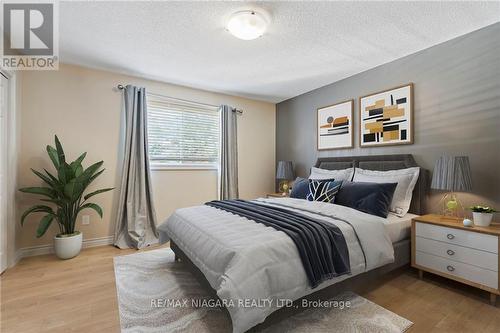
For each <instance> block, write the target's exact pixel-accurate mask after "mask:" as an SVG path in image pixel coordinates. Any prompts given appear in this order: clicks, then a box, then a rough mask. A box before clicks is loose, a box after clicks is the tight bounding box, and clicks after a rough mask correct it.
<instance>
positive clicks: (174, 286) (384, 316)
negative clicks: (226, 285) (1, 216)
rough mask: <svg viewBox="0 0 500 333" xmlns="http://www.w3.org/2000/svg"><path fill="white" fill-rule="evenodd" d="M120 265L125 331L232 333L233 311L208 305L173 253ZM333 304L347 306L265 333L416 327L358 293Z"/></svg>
mask: <svg viewBox="0 0 500 333" xmlns="http://www.w3.org/2000/svg"><path fill="white" fill-rule="evenodd" d="M114 265H115V276H116V289H117V294H118V304H119V310H120V323H121V328H122V332H148V333H150V332H151V333H152V332H158V333H159V332H162V333H165V332H193V333H194V332H196V333H201V332H217V333H219V332H228V333H229V332H231V320H230V318H229V315H228V313H227V311H225V310H224V309H221V308H218V307H210V306H206V305H213V304H210V302H214V300H213V299H212V298H211V297H210V295H209V293H208V291H207V290H206V289H205V287H202V286H201V285H200V284H199V283H198V281H197V280H196V278H195V277H194V276H193V275H192V274H191V273H190V272H189V271H188V270H187V268H186V266H185V265H184V264H183V263H181V262H175V261H174V253H173V252H172V250H170V249H159V250H153V251H147V252H141V253H136V254H131V255H126V256H121V257H115V258H114ZM193 300H194V301H193ZM333 300H338V301H344V307H333V306H330V307H320V308H318V307H315V308H308V309H306V310H304V311H302V312H300V313H297V314H295V315H294V316H292V317H290V318H288V319H287V320H283V321H281V322H278V323H276V324H274V325H272V326H270V327H267V328H265V329H264V330H263V331H262V330H261V331H260V332H266V333H271V332H297V333H298V332H317V333H322V332H370V333H371V332H398V333H399V332H404V331H406V330H407V329H408V328H410V327H411V325H413V323H412V322H411V321H409V320H407V319H405V318H403V317H400V316H398V315H397V314H395V313H393V312H391V311H389V310H386V309H384V308H382V307H381V306H378V305H377V304H375V303H372V302H370V301H369V300H367V299H365V298H363V297H361V296H359V295H356V294H354V293H352V292H346V293H343V294H341V295H337V296H336V297H334V298H333ZM348 302H349V307H347V304H348ZM331 304H333V303H331ZM200 305H201V306H200ZM203 305H205V306H203Z"/></svg>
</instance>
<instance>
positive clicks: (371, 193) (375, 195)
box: [335, 182, 398, 218]
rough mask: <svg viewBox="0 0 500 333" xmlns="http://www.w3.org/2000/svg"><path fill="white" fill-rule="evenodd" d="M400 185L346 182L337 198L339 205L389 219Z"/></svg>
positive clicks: (336, 201)
mask: <svg viewBox="0 0 500 333" xmlns="http://www.w3.org/2000/svg"><path fill="white" fill-rule="evenodd" d="M397 185H398V183H364V182H344V184H343V185H342V187H341V188H340V190H339V192H338V193H337V195H336V197H335V203H336V204H337V205H342V206H347V207H351V208H354V209H356V210H359V211H362V212H365V213H368V214H371V215H375V216H380V217H384V218H385V217H387V214H389V206H390V205H391V201H392V197H393V195H394V191H395V190H396V186H397Z"/></svg>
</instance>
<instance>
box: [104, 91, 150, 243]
mask: <svg viewBox="0 0 500 333" xmlns="http://www.w3.org/2000/svg"><path fill="white" fill-rule="evenodd" d="M123 96H124V107H125V151H124V154H123V155H124V158H123V168H122V177H121V187H120V199H119V203H118V214H117V219H116V225H115V238H114V245H115V246H118V247H119V248H122V249H123V248H129V247H133V248H136V249H140V248H143V247H146V246H148V245H151V244H154V243H157V242H158V232H157V231H156V213H155V209H154V205H153V198H152V189H151V173H150V171H149V158H148V138H147V108H146V89H145V88H139V87H135V86H132V85H127V86H126V87H125V89H124V92H123Z"/></svg>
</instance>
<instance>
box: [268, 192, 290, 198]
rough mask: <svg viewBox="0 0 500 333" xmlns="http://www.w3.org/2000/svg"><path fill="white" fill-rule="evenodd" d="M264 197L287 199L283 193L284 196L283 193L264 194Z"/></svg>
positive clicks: (286, 195)
mask: <svg viewBox="0 0 500 333" xmlns="http://www.w3.org/2000/svg"><path fill="white" fill-rule="evenodd" d="M266 197H268V198H288V194H286V193H285V195H283V193H280V192H277V193H268V194H266Z"/></svg>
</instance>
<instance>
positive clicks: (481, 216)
mask: <svg viewBox="0 0 500 333" xmlns="http://www.w3.org/2000/svg"><path fill="white" fill-rule="evenodd" d="M472 216H473V218H474V224H475V225H477V226H478V227H487V226H489V225H490V223H491V220H492V219H493V214H492V213H475V212H472Z"/></svg>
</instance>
